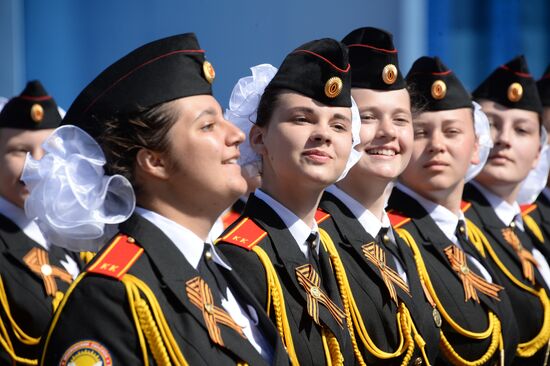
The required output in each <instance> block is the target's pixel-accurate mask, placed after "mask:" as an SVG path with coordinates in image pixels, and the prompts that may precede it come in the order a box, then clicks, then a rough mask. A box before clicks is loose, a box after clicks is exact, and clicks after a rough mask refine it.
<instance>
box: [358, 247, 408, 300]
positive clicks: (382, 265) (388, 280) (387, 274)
mask: <svg viewBox="0 0 550 366" xmlns="http://www.w3.org/2000/svg"><path fill="white" fill-rule="evenodd" d="M361 248H362V249H363V254H364V255H365V257H367V259H368V260H369V261H371V262H372V263H373V264H374V265H375V266H376V267H377V268H378V270H379V271H380V275H381V276H382V279H383V280H384V283H385V284H386V287H387V288H388V291H389V292H390V297H391V299H392V300H393V301H394V302H395V303H396V304H397V292H396V290H395V286H394V284H395V285H397V286H399V287H400V288H401V289H402V290H403V291H405V292H406V293H407V294H408V295H409V296H411V293H410V291H409V286H408V285H407V283H406V282H405V281H404V280H403V279H402V278H401V276H399V274H398V273H397V272H396V271H395V270H394V269H393V268H391V267H390V266H388V265H387V264H386V253H385V252H384V249H383V248H381V247H380V246H379V245H378V244H376V243H375V242H370V243H368V244H365V245H363V246H362V247H361Z"/></svg>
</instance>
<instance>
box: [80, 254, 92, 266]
mask: <svg viewBox="0 0 550 366" xmlns="http://www.w3.org/2000/svg"><path fill="white" fill-rule="evenodd" d="M95 255H96V253H94V252H80V260H81V261H82V262H84V264H88V263H90V262H91V261H92V259H94V257H95Z"/></svg>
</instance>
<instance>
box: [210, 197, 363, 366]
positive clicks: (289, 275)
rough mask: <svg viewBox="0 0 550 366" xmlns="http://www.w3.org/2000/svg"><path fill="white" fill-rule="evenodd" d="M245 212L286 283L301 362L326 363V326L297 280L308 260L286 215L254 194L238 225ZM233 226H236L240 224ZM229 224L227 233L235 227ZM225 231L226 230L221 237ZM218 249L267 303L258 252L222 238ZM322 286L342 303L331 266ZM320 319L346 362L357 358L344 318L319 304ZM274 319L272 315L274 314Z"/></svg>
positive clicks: (322, 258)
mask: <svg viewBox="0 0 550 366" xmlns="http://www.w3.org/2000/svg"><path fill="white" fill-rule="evenodd" d="M245 217H248V218H251V219H252V220H253V221H254V223H256V224H257V225H258V226H259V227H260V228H261V229H263V230H264V231H265V232H267V235H266V236H265V237H264V238H263V239H262V240H261V241H259V242H258V243H257V244H256V245H258V246H260V247H261V248H262V249H263V250H264V251H265V252H266V253H267V255H268V256H269V259H270V260H271V263H272V264H273V266H274V268H275V270H276V271H277V275H278V278H279V281H280V283H281V287H282V291H283V296H284V301H285V303H286V309H287V315H288V319H289V323H290V329H291V334H292V338H293V342H294V348H295V350H296V355H297V358H298V361H299V362H300V364H301V365H324V364H325V363H326V361H325V355H324V351H323V344H322V338H321V327H320V326H318V325H317V324H316V323H315V322H314V320H313V318H311V317H310V315H309V314H308V312H307V297H306V293H305V292H304V290H303V287H302V286H301V285H300V284H299V283H298V280H297V278H296V274H295V270H296V268H297V267H299V266H302V265H304V264H308V263H309V262H308V259H307V258H306V257H305V256H304V254H303V253H302V252H301V251H300V249H299V248H298V245H297V243H296V241H295V240H294V238H293V236H292V234H291V233H290V231H289V230H288V228H287V227H286V226H285V224H284V222H283V221H282V219H281V218H280V217H279V216H278V215H277V214H276V213H275V211H274V210H273V209H272V208H271V207H270V206H269V205H267V204H266V203H265V202H264V201H262V200H260V199H259V198H256V197H255V196H254V195H251V196H250V198H249V199H248V202H247V204H246V207H245V210H244V213H243V216H242V217H241V218H240V219H239V220H237V221H236V223H235V225H238V224H239V223H240V222H241V221H242V220H243V219H244V218H245ZM235 225H234V226H235ZM234 226H232V227H229V228H228V230H227V231H226V232H231V230H232V228H233V227H234ZM224 236H225V234H224V235H222V238H223V237H224ZM217 246H218V248H219V249H220V250H221V251H222V252H223V253H224V255H225V256H226V258H227V259H228V260H229V262H230V263H231V266H232V267H233V268H234V269H235V270H236V271H237V272H238V273H239V275H240V276H241V277H243V278H246V280H247V284H248V285H249V286H250V288H251V290H252V292H253V293H254V296H255V297H256V298H257V299H258V300H259V301H260V303H261V304H262V305H263V306H264V308H266V307H267V290H268V286H267V283H266V277H265V273H266V272H265V269H264V267H263V265H262V263H261V262H260V260H259V258H258V256H257V254H256V253H255V252H253V251H251V250H249V249H245V248H243V247H240V246H237V245H234V244H231V243H227V242H224V241H223V240H222V241H219V242H218V244H217ZM319 259H320V262H322V263H324V264H325V265H321V267H322V269H326V268H330V263H328V261H329V257H328V254H327V253H326V252H325V251H324V250H323V249H322V246H321V248H320V250H319ZM321 278H322V280H321V286H320V287H321V289H322V290H323V291H324V292H325V293H326V294H327V295H328V296H329V297H330V298H331V299H332V301H333V302H334V303H335V304H336V305H338V307H339V308H340V309H343V308H342V303H341V299H340V297H339V296H340V295H339V291H338V286H337V283H336V280H335V278H334V274H333V273H332V271H331V270H329V271H323V270H322V271H321ZM318 308H319V319H320V321H321V323H322V324H323V325H324V326H326V327H327V328H328V329H329V330H330V331H331V332H332V333H333V334H334V335H335V336H336V338H337V340H338V343H339V344H340V349H341V352H342V355H343V356H344V362H345V364H346V365H351V364H353V363H354V356H353V351H352V348H351V340H350V338H349V333H348V331H347V327H346V324H345V321H344V325H343V327H341V326H340V325H339V324H338V323H337V322H336V320H335V318H334V317H333V316H332V315H331V314H330V313H329V312H328V311H327V309H326V308H325V307H324V306H323V305H319V307H318ZM272 319H274V318H273V316H272Z"/></svg>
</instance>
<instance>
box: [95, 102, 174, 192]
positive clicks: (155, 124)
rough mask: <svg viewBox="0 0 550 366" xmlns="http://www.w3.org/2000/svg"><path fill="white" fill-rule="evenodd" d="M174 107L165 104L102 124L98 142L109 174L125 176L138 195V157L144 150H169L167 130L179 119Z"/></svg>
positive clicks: (111, 119)
mask: <svg viewBox="0 0 550 366" xmlns="http://www.w3.org/2000/svg"><path fill="white" fill-rule="evenodd" d="M172 105H173V102H167V103H162V104H159V105H156V106H153V107H150V108H146V109H142V110H140V111H138V112H135V113H131V114H125V115H121V116H116V117H113V118H110V119H108V120H106V121H103V123H102V124H103V126H104V129H103V130H102V131H101V133H100V134H99V136H98V138H97V140H98V143H99V145H100V146H101V148H102V149H103V152H104V153H105V157H106V159H107V164H106V165H105V172H106V174H108V175H112V174H120V175H122V176H124V177H126V178H127V179H128V180H129V181H130V183H132V186H133V187H134V190H135V191H136V193H137V192H138V191H139V186H138V185H137V184H136V181H135V161H136V155H137V153H138V151H139V150H140V149H142V148H146V149H150V150H154V151H158V152H166V151H167V150H168V146H169V141H168V131H169V130H170V129H171V128H172V126H173V125H174V124H175V123H176V121H177V118H178V115H177V113H176V112H175V109H174V108H172Z"/></svg>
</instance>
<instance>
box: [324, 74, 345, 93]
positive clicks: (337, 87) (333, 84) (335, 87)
mask: <svg viewBox="0 0 550 366" xmlns="http://www.w3.org/2000/svg"><path fill="white" fill-rule="evenodd" d="M343 86H344V83H343V82H342V79H340V78H339V77H338V76H334V77H331V78H330V79H328V80H327V82H326V84H325V95H326V96H327V97H329V98H336V97H337V96H339V95H340V93H341V92H342V87H343Z"/></svg>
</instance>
